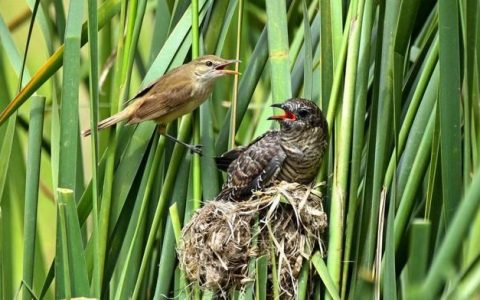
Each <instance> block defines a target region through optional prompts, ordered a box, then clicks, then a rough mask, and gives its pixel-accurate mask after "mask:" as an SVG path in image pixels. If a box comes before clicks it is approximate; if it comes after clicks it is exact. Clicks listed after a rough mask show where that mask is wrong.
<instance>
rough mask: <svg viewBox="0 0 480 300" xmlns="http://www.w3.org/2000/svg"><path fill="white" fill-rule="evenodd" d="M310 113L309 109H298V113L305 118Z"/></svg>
mask: <svg viewBox="0 0 480 300" xmlns="http://www.w3.org/2000/svg"><path fill="white" fill-rule="evenodd" d="M309 114H310V113H309V112H308V110H306V109H301V110H299V111H298V115H299V116H300V117H301V118H305V117H307V116H308V115H309Z"/></svg>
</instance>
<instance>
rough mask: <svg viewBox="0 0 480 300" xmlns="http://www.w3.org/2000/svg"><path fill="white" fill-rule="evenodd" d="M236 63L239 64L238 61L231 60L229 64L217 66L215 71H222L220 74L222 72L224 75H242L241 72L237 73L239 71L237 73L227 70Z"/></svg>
mask: <svg viewBox="0 0 480 300" xmlns="http://www.w3.org/2000/svg"><path fill="white" fill-rule="evenodd" d="M236 62H237V61H236V60H230V61H228V62H227V63H225V64H222V65H218V66H216V67H215V70H217V71H220V72H222V73H223V74H231V75H237V74H240V73H239V72H237V71H235V70H229V69H225V68H226V67H227V66H229V65H232V64H234V63H236Z"/></svg>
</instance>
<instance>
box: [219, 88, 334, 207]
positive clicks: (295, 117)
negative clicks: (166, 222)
mask: <svg viewBox="0 0 480 300" xmlns="http://www.w3.org/2000/svg"><path fill="white" fill-rule="evenodd" d="M276 107H280V108H282V109H283V110H285V112H286V114H285V116H277V117H272V118H273V119H276V120H279V121H280V130H271V131H268V132H266V133H265V134H263V135H262V136H260V137H258V138H256V139H255V140H254V141H253V142H252V143H250V144H249V145H248V146H245V147H239V148H236V149H233V150H231V151H229V152H226V153H225V154H223V155H222V156H220V157H217V158H216V162H217V166H218V167H219V168H220V169H222V170H224V171H227V173H228V176H227V181H226V182H225V184H224V186H223V187H222V191H221V192H220V194H219V195H218V197H217V199H222V200H230V201H232V200H233V201H238V200H242V199H245V198H246V197H248V196H250V195H251V194H252V191H255V190H261V189H262V188H265V187H267V186H269V185H271V183H272V182H273V181H275V180H284V181H287V182H298V183H303V184H308V183H310V182H312V181H313V180H314V178H315V176H316V174H317V173H318V170H319V168H320V165H321V160H322V158H323V155H324V153H325V151H326V149H327V146H328V136H327V135H328V124H327V121H326V119H325V117H324V115H323V113H322V112H321V110H320V109H319V108H318V106H317V105H316V104H315V103H313V102H312V101H309V100H305V99H299V98H293V99H289V100H287V101H286V102H284V103H283V104H281V105H276Z"/></svg>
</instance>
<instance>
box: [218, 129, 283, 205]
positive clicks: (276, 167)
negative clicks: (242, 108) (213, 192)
mask: <svg viewBox="0 0 480 300" xmlns="http://www.w3.org/2000/svg"><path fill="white" fill-rule="evenodd" d="M285 157H286V155H285V152H284V151H283V149H282V147H281V146H280V143H279V137H278V134H276V133H274V132H272V133H269V134H266V135H264V136H263V137H262V138H260V139H257V140H256V142H255V143H252V144H250V145H249V146H248V147H246V149H245V150H244V151H243V152H242V153H241V154H240V155H239V156H238V157H237V158H236V159H235V160H234V161H233V162H232V163H231V164H230V166H229V167H228V178H227V182H226V183H225V185H224V186H223V189H222V192H221V193H220V194H219V196H218V198H220V199H223V200H242V199H244V198H246V197H248V196H249V195H251V194H252V192H253V191H256V190H260V189H262V188H264V187H267V186H269V185H270V184H271V182H272V181H273V180H274V179H275V178H276V176H277V174H278V173H279V171H280V168H281V167H282V164H283V161H284V160H285ZM218 198H217V199H218Z"/></svg>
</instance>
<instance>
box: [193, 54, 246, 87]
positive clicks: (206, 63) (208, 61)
mask: <svg viewBox="0 0 480 300" xmlns="http://www.w3.org/2000/svg"><path fill="white" fill-rule="evenodd" d="M236 62H240V61H238V60H235V59H223V58H221V57H218V56H215V55H205V56H201V57H199V58H197V59H195V60H193V61H192V62H191V63H190V64H191V65H192V66H193V70H194V71H193V73H194V75H195V77H196V78H197V80H199V81H203V82H209V81H212V80H214V79H216V78H218V77H221V76H224V75H230V74H238V72H237V71H234V70H229V69H226V67H228V66H229V65H232V64H234V63H236Z"/></svg>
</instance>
